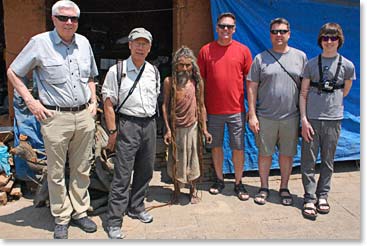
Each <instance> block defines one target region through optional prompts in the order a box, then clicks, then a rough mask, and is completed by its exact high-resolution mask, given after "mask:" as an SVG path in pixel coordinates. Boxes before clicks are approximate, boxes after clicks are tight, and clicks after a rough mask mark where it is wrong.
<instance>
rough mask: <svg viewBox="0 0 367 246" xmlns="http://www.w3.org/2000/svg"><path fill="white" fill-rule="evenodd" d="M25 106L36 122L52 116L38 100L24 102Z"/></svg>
mask: <svg viewBox="0 0 367 246" xmlns="http://www.w3.org/2000/svg"><path fill="white" fill-rule="evenodd" d="M26 104H27V107H28V108H29V110H30V111H31V112H32V114H33V115H34V116H35V117H36V119H37V120H38V121H42V120H45V119H47V118H48V117H51V116H53V113H52V112H51V111H48V110H47V109H46V108H45V107H44V106H43V105H42V103H41V102H40V101H39V100H31V101H28V102H26Z"/></svg>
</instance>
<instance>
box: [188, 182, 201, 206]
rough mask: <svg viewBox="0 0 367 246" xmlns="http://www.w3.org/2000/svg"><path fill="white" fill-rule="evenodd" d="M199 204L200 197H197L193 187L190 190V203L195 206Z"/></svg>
mask: <svg viewBox="0 0 367 246" xmlns="http://www.w3.org/2000/svg"><path fill="white" fill-rule="evenodd" d="M199 202H200V197H198V191H197V190H196V188H195V187H194V186H192V187H191V188H190V203H191V204H197V203H199Z"/></svg>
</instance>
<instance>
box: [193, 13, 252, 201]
mask: <svg viewBox="0 0 367 246" xmlns="http://www.w3.org/2000/svg"><path fill="white" fill-rule="evenodd" d="M235 24H236V18H235V16H234V15H233V14H232V13H229V12H227V13H222V14H221V15H220V16H219V17H218V19H217V27H216V32H217V33H218V39H217V40H215V41H213V42H210V43H208V44H206V45H204V46H203V47H202V48H201V50H200V52H199V56H198V65H199V67H200V72H201V75H202V77H203V79H204V81H205V106H206V109H207V113H208V131H209V132H210V133H211V134H212V136H213V141H212V143H211V144H210V145H209V147H210V148H211V149H212V158H213V163H214V168H215V172H216V175H217V180H216V182H215V183H214V184H213V185H212V186H211V187H210V190H209V192H210V193H211V194H218V193H220V192H221V191H222V189H223V188H224V181H223V172H222V168H223V159H224V154H223V149H222V145H223V135H224V134H223V133H224V125H225V124H227V126H228V130H229V137H230V147H231V149H232V161H233V164H234V169H235V186H234V191H235V192H236V194H237V196H238V198H239V199H240V200H248V199H249V195H248V192H247V191H246V189H245V187H244V185H243V184H242V182H241V179H242V173H243V165H244V154H243V152H244V126H245V107H244V81H245V80H246V76H247V73H248V71H249V69H250V66H251V63H252V56H251V52H250V50H249V49H248V47H247V46H245V45H243V44H241V43H239V42H237V41H235V40H233V39H232V35H233V33H234V32H235V30H236V25H235Z"/></svg>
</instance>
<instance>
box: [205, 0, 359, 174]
mask: <svg viewBox="0 0 367 246" xmlns="http://www.w3.org/2000/svg"><path fill="white" fill-rule="evenodd" d="M228 11H229V12H232V13H234V14H235V16H236V32H235V33H234V36H233V38H234V39H235V40H238V41H240V42H241V43H244V44H245V45H247V46H248V47H249V48H250V50H251V53H252V55H253V57H254V56H255V55H257V54H258V53H260V52H262V51H263V50H264V49H265V48H270V47H271V42H270V36H269V35H270V34H269V23H270V21H271V20H272V19H274V18H277V17H284V18H286V19H287V20H288V21H289V22H290V25H291V38H290V40H289V45H290V46H292V47H295V48H297V49H300V50H303V51H304V52H305V53H306V55H307V57H308V58H309V59H310V58H312V57H315V56H317V55H318V54H319V53H321V49H320V48H319V47H318V45H317V35H318V33H319V30H320V28H321V26H322V25H323V24H325V23H327V22H337V23H339V24H340V25H341V26H342V28H343V31H344V36H345V43H344V45H343V47H342V48H341V49H340V50H339V52H340V53H341V54H342V55H343V56H345V57H346V58H348V59H349V60H351V61H352V62H353V63H354V65H355V67H356V76H357V79H356V81H354V82H353V86H352V89H351V91H350V93H349V95H348V96H347V97H346V98H345V99H344V106H345V107H344V110H345V112H344V120H343V122H342V131H341V136H340V138H339V143H338V146H337V150H336V154H335V161H344V160H359V159H360V22H359V21H360V3H359V1H356V0H349V1H345V0H344V1H343V0H338V1H323V0H319V1H311V0H298V1H294V0H246V1H245V0H211V14H212V24H213V30H214V38H215V39H217V33H216V31H215V25H216V19H217V17H218V15H219V14H220V13H223V12H228ZM245 105H246V108H247V102H245ZM223 148H224V158H225V159H224V163H223V172H224V173H234V169H233V163H232V161H231V156H232V153H231V150H230V148H229V145H228V133H227V132H225V142H224V144H223ZM300 154H301V139H299V144H298V152H297V155H296V156H295V158H294V166H298V165H300ZM319 161H320V159H319V158H318V162H319ZM271 168H272V169H278V168H279V165H278V154H274V155H273V163H272V166H271ZM248 170H258V164H257V148H256V144H255V140H254V135H253V133H252V132H251V130H250V129H249V128H248V126H247V125H246V132H245V167H244V171H248Z"/></svg>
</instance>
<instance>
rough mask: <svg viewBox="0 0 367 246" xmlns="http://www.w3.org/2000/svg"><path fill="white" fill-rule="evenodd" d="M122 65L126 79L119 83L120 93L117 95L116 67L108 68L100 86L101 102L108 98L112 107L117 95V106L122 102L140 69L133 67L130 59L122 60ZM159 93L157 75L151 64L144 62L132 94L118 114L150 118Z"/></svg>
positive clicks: (158, 77)
mask: <svg viewBox="0 0 367 246" xmlns="http://www.w3.org/2000/svg"><path fill="white" fill-rule="evenodd" d="M123 64H124V73H126V77H125V78H123V79H122V81H121V87H120V93H117V91H118V85H117V79H116V74H117V70H116V65H113V66H111V67H110V69H109V70H108V72H107V74H106V77H105V80H104V82H103V86H102V96H103V101H105V100H106V99H107V98H110V100H111V102H112V104H113V105H117V94H119V104H121V103H122V102H123V100H124V98H126V96H127V95H128V93H129V90H130V88H131V87H132V85H133V84H134V81H135V79H136V77H137V76H138V74H139V72H140V69H138V68H137V67H135V65H134V63H133V61H132V59H131V57H129V58H128V59H127V60H124V61H123ZM159 92H160V76H159V73H156V71H155V69H154V67H153V65H152V64H150V63H149V62H146V64H145V69H144V71H143V74H142V75H141V78H140V80H139V82H138V83H137V85H136V88H135V90H134V92H133V93H132V94H131V96H130V97H129V98H128V99H127V100H126V102H125V104H124V105H123V106H122V107H121V109H120V111H119V112H120V113H122V114H126V115H130V116H136V117H151V116H153V115H154V114H155V113H156V105H157V98H158V96H159Z"/></svg>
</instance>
